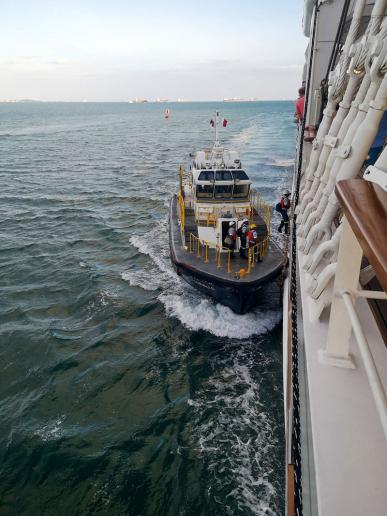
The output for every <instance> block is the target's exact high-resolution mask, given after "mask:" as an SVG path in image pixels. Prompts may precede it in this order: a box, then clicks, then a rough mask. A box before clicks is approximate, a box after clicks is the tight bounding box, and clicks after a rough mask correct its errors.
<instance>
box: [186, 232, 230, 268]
mask: <svg viewBox="0 0 387 516" xmlns="http://www.w3.org/2000/svg"><path fill="white" fill-rule="evenodd" d="M210 248H211V249H215V258H216V262H217V266H218V269H221V268H222V254H224V253H225V252H226V253H227V272H231V252H232V251H231V250H230V249H227V248H225V247H222V246H219V245H213V244H212V245H211V244H210V243H209V242H207V241H206V240H200V238H199V237H197V236H196V235H194V234H192V233H190V234H189V249H188V250H189V253H190V254H194V255H195V256H196V258H201V259H203V260H204V263H208V262H209V249H210Z"/></svg>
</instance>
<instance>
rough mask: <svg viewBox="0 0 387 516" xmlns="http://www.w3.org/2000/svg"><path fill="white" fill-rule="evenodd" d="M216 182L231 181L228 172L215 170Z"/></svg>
mask: <svg viewBox="0 0 387 516" xmlns="http://www.w3.org/2000/svg"><path fill="white" fill-rule="evenodd" d="M215 179H216V181H232V175H231V172H230V171H229V170H217V171H216V177H215Z"/></svg>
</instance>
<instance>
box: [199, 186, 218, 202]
mask: <svg viewBox="0 0 387 516" xmlns="http://www.w3.org/2000/svg"><path fill="white" fill-rule="evenodd" d="M213 191H214V185H197V188H196V197H197V198H198V199H204V198H207V199H208V198H212V195H213Z"/></svg>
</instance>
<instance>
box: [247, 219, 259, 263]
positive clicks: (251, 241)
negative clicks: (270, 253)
mask: <svg viewBox="0 0 387 516" xmlns="http://www.w3.org/2000/svg"><path fill="white" fill-rule="evenodd" d="M258 243H259V238H258V231H257V226H256V225H255V224H251V226H250V231H249V232H248V233H247V247H248V248H249V249H250V248H253V259H254V260H255V261H256V262H261V261H262V259H261V254H260V246H259V245H257V244H258Z"/></svg>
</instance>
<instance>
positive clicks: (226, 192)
mask: <svg viewBox="0 0 387 516" xmlns="http://www.w3.org/2000/svg"><path fill="white" fill-rule="evenodd" d="M232 189H233V185H216V186H215V197H216V198H217V199H219V198H225V197H227V198H228V197H231V196H232Z"/></svg>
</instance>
